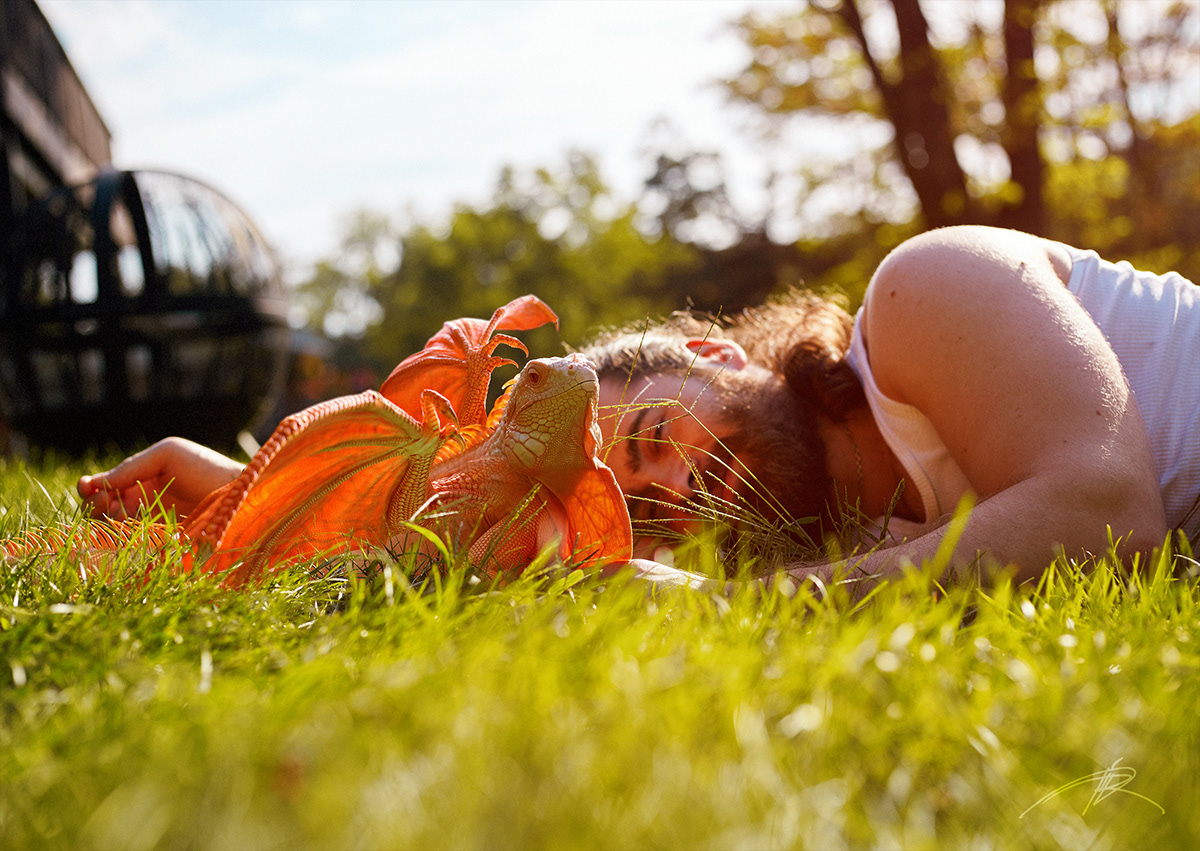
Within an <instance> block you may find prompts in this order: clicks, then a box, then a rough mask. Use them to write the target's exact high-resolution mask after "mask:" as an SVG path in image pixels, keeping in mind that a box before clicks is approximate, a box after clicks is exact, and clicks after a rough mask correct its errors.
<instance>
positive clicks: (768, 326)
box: [581, 290, 866, 422]
mask: <svg viewBox="0 0 1200 851" xmlns="http://www.w3.org/2000/svg"><path fill="white" fill-rule="evenodd" d="M853 328H854V319H853V317H851V316H850V314H849V313H847V312H846V311H845V310H844V309H842V308H841V307H839V306H838V305H837V304H835V303H834V302H832V301H830V300H828V299H825V298H822V297H820V296H818V295H815V294H814V293H812V292H809V291H807V290H791V291H790V292H788V293H787V294H786V295H784V296H782V297H781V298H779V299H776V300H774V301H772V302H771V303H769V304H766V305H764V306H762V307H754V308H748V309H746V310H744V311H742V312H741V313H739V314H737V315H735V316H733V317H732V318H730V319H723V318H717V317H713V316H704V315H701V314H696V313H692V312H689V311H678V312H676V313H672V314H671V315H670V316H669V317H667V318H666V319H665V320H663V321H661V322H659V323H657V324H655V325H650V326H644V325H643V326H640V327H638V326H630V327H626V328H621V329H616V330H610V331H607V332H604V333H602V334H600V335H599V336H597V337H596V339H595V340H593V342H592V343H590V344H589V345H587V346H584V347H583V349H582V350H581V354H583V355H584V356H586V357H587V358H588V359H589V360H591V361H592V362H593V363H594V364H595V365H596V371H597V373H598V375H599V376H600V379H601V380H604V379H614V380H620V381H622V382H624V381H625V380H630V381H636V380H637V379H638V378H641V377H642V376H645V375H651V374H660V373H665V374H671V375H683V374H686V373H687V372H688V371H689V370H690V369H692V368H693V365H694V363H695V360H696V359H695V356H694V355H692V354H691V353H690V352H688V351H687V350H686V349H685V348H684V347H683V346H681V345H680V343H681V342H682V341H685V340H689V339H706V338H707V339H722V340H733V341H734V342H736V343H738V344H739V345H741V346H742V348H743V349H745V351H746V356H747V357H748V358H749V360H750V361H751V362H753V363H756V364H758V365H759V366H763V367H766V368H767V369H769V370H771V371H772V372H774V373H775V374H776V375H778V376H780V377H781V378H782V379H783V380H784V382H785V383H786V384H787V386H788V387H789V388H790V389H791V390H792V392H793V393H795V394H796V395H797V396H798V397H799V399H800V400H802V401H803V402H804V403H805V404H806V405H808V406H811V407H812V408H813V409H815V410H816V411H818V412H820V413H821V414H823V415H824V416H826V417H828V418H829V419H830V420H832V421H833V422H842V421H843V420H845V418H846V416H847V415H848V414H849V413H850V412H851V411H853V410H855V409H856V408H858V407H860V406H862V405H864V404H866V398H865V396H864V395H863V390H862V384H861V382H860V381H859V380H858V376H857V375H855V374H854V371H853V370H852V369H851V368H850V365H849V364H848V363H846V351H847V349H849V348H850V340H851V335H852V332H853Z"/></svg>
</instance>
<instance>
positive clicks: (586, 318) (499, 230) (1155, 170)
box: [299, 0, 1200, 371]
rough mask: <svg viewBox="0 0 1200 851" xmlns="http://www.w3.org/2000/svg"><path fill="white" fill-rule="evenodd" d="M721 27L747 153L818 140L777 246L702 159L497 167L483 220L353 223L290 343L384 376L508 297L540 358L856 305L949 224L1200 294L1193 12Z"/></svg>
mask: <svg viewBox="0 0 1200 851" xmlns="http://www.w3.org/2000/svg"><path fill="white" fill-rule="evenodd" d="M733 26H734V29H735V31H736V32H737V33H738V35H739V37H740V38H741V40H742V41H743V43H744V45H745V47H746V50H747V55H748V58H747V61H746V64H745V66H744V67H743V68H742V69H741V70H740V71H739V72H738V73H737V74H735V75H733V76H732V77H731V78H729V79H727V80H725V81H724V85H725V87H726V90H727V91H728V93H729V95H730V97H731V99H732V100H733V101H735V102H737V103H740V104H743V105H746V106H748V107H749V108H750V110H751V112H752V113H753V114H754V115H756V116H758V117H759V118H760V119H762V121H763V125H764V129H765V130H766V131H767V134H768V135H770V134H776V135H778V131H779V130H780V128H781V127H782V126H784V125H785V124H788V123H794V124H799V125H803V126H804V127H806V128H810V129H811V128H816V130H815V135H820V136H823V137H827V138H829V139H830V140H831V141H830V143H829V144H828V145H827V146H825V150H824V152H823V153H818V154H817V155H813V154H812V153H807V154H806V155H805V158H804V161H803V162H802V163H801V164H799V165H797V166H796V171H795V175H796V176H797V177H798V178H799V187H800V193H799V197H798V198H797V199H796V206H795V209H794V210H793V211H792V213H791V215H792V216H793V217H794V218H795V219H796V220H797V221H799V222H800V223H801V224H802V225H803V228H802V237H801V239H799V240H798V241H797V242H794V243H786V244H780V243H778V242H776V241H774V240H772V239H771V238H770V236H769V234H770V233H771V226H772V222H771V221H770V220H762V219H761V218H759V219H755V218H753V217H751V216H747V215H746V214H745V213H744V211H740V210H738V209H736V208H735V206H734V204H733V202H732V201H731V196H730V194H729V193H728V192H727V191H726V182H725V181H726V176H725V172H724V166H723V163H722V161H721V158H720V156H719V155H718V154H716V153H714V152H711V151H700V150H695V149H693V148H692V147H690V146H688V145H687V144H686V143H683V142H682V141H681V140H680V139H679V138H678V137H677V136H674V135H673V134H672V131H671V130H670V128H669V126H666V127H664V125H663V124H662V123H659V124H656V125H655V126H654V127H652V128H651V131H652V133H654V134H656V138H655V139H654V141H653V142H652V145H653V146H655V147H653V148H652V149H650V150H647V151H646V155H647V157H648V166H649V167H648V168H647V179H646V181H645V184H644V187H643V192H642V194H641V197H639V198H637V199H633V200H625V199H619V198H616V197H615V196H614V195H613V193H612V191H611V190H610V189H609V187H608V186H607V185H606V183H605V181H604V180H603V177H602V176H601V174H600V171H599V168H598V165H597V163H596V161H595V160H594V159H593V158H592V157H590V156H588V155H587V154H584V153H581V152H579V151H572V152H569V153H568V154H567V155H566V157H565V158H564V160H563V162H561V163H560V164H558V165H556V166H553V167H547V168H539V169H527V170H519V169H515V168H506V169H504V170H503V172H502V173H501V175H500V177H499V180H498V181H497V184H496V187H495V190H494V192H493V194H492V196H491V198H490V200H489V201H488V202H486V203H484V204H481V205H476V206H469V205H460V206H458V207H457V208H455V210H454V211H453V213H452V214H451V215H450V216H449V218H448V220H446V221H444V222H441V223H438V224H434V223H431V222H427V221H426V222H421V221H410V222H409V223H407V224H404V225H398V224H396V223H395V222H394V221H392V220H390V219H388V218H387V217H385V216H382V215H380V214H378V213H374V212H370V211H362V212H359V213H358V214H356V215H355V216H354V217H353V218H351V219H350V220H349V221H348V222H347V225H346V230H345V238H344V241H343V244H342V247H341V250H340V251H339V252H338V254H337V255H336V256H335V257H332V258H329V259H327V260H325V261H324V262H322V263H319V264H317V266H316V267H315V269H314V273H313V275H312V277H311V278H310V280H309V281H308V282H306V283H305V284H304V285H303V286H302V287H301V289H300V293H299V296H300V299H301V305H302V307H303V308H304V309H305V311H306V312H307V314H308V318H309V325H310V327H312V328H313V329H315V330H323V331H324V332H326V333H328V334H331V335H334V336H342V337H343V343H344V345H343V350H344V349H345V348H346V346H345V342H346V341H349V345H350V347H352V348H354V349H356V350H357V354H358V355H359V356H367V357H369V358H370V359H372V360H373V361H374V363H375V366H376V368H377V369H380V370H384V371H386V370H387V369H390V368H391V366H392V365H394V364H395V363H396V362H397V361H399V360H400V359H401V358H403V357H405V356H406V355H408V354H410V353H411V352H413V351H415V350H416V349H418V348H419V347H420V346H421V345H423V344H424V342H425V340H426V339H427V338H428V337H429V336H430V335H431V334H432V333H433V332H435V331H436V330H437V329H438V328H439V327H440V325H441V323H442V322H443V321H444V320H445V319H446V318H447V317H453V316H463V315H472V316H487V315H489V314H490V313H491V311H492V310H493V309H495V308H496V307H497V306H499V305H501V304H504V303H505V302H507V301H508V300H510V299H512V298H513V297H515V296H518V295H522V294H524V293H534V294H536V295H538V296H540V297H541V298H543V299H545V300H546V301H547V302H548V303H550V304H551V305H552V306H553V307H554V309H555V310H556V311H557V312H558V314H559V316H560V318H561V320H562V330H561V334H559V335H555V334H553V333H552V332H550V331H540V332H535V333H532V334H531V335H530V336H529V342H530V343H531V345H532V346H533V348H534V350H535V352H540V353H541V354H555V353H557V352H558V351H560V350H561V343H558V342H557V341H558V340H562V339H565V340H567V341H568V342H579V341H581V339H582V338H583V337H584V336H585V335H586V334H587V332H588V331H589V330H592V329H595V328H597V327H599V326H602V325H612V324H625V323H629V322H635V321H638V320H640V319H643V318H645V317H646V316H647V315H653V314H662V313H664V312H667V311H669V310H673V309H677V308H681V307H686V306H689V305H690V306H695V307H698V308H700V309H704V310H708V311H711V312H724V313H730V312H733V311H735V310H738V309H740V308H741V307H744V306H746V305H748V304H753V303H757V302H759V301H761V300H762V299H763V298H765V297H766V296H768V295H769V294H770V293H771V292H773V291H778V290H779V289H781V288H783V287H785V286H788V285H794V284H805V285H807V286H810V287H813V288H815V289H819V290H823V291H826V292H831V291H832V292H840V293H842V294H844V295H845V296H846V297H847V302H848V304H849V306H850V307H854V306H855V304H856V303H857V300H858V298H859V297H860V296H861V294H862V291H863V290H864V289H865V287H866V284H867V282H868V280H869V278H870V275H871V273H872V272H873V271H874V268H875V267H876V265H877V264H878V263H879V261H880V260H881V259H882V257H883V256H884V255H885V254H886V253H887V251H888V250H890V249H891V248H892V247H894V246H895V245H897V244H899V242H901V241H902V240H903V239H904V238H906V237H908V236H911V235H913V234H914V233H917V232H919V231H920V230H922V229H925V228H928V227H933V226H937V225H947V224H957V223H985V224H994V225H1000V226H1006V227H1016V228H1020V229H1023V230H1027V231H1030V232H1033V233H1038V234H1042V235H1044V236H1048V237H1051V238H1055V239H1059V240H1062V241H1064V242H1068V243H1071V244H1074V245H1078V246H1081V247H1087V248H1094V249H1096V250H1098V251H1099V252H1100V253H1101V254H1102V255H1104V256H1107V257H1111V258H1113V259H1120V258H1126V259H1130V260H1132V261H1134V262H1135V263H1137V264H1140V265H1141V266H1143V267H1145V268H1149V269H1156V270H1160V271H1165V270H1166V269H1168V268H1175V269H1178V270H1179V271H1180V272H1182V273H1183V274H1185V275H1187V276H1189V277H1191V278H1192V279H1193V280H1200V153H1198V152H1200V79H1198V78H1197V71H1196V68H1197V67H1200V5H1198V4H1196V3H1194V2H1172V1H1171V0H1162V2H1157V0H1145V1H1144V2H1143V0H1003V2H994V3H982V2H973V3H966V2H960V3H952V2H928V0H926V2H917V0H809V2H805V3H800V4H798V5H797V6H795V7H793V8H791V9H789V10H787V11H784V12H780V11H778V7H775V8H774V9H771V10H769V11H767V12H763V13H760V12H750V13H748V14H746V15H745V16H743V17H741V18H739V19H738V20H737V21H736V22H734V24H733ZM659 130H665V133H662V132H657V131H659ZM810 135H814V134H813V133H811V132H810ZM765 156H766V155H765V153H764V157H765ZM771 179H772V181H774V179H775V177H774V176H773V177H772V178H771ZM773 185H774V184H773V183H772V184H771V185H769V187H768V188H769V189H770V188H771V186H773ZM776 188H777V187H776ZM774 209H775V210H776V211H777V213H778V212H780V210H779V205H778V204H777V205H775V207H774Z"/></svg>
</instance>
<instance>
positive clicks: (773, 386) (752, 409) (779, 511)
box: [720, 373, 833, 541]
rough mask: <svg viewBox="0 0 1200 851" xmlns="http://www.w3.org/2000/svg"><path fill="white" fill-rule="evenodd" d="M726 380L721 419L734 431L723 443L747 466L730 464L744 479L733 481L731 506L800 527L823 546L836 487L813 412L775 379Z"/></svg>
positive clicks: (774, 522)
mask: <svg viewBox="0 0 1200 851" xmlns="http://www.w3.org/2000/svg"><path fill="white" fill-rule="evenodd" d="M723 377H725V378H726V380H725V381H721V382H720V383H721V384H723V385H724V387H723V388H722V390H724V393H723V397H724V398H723V401H724V403H725V405H724V408H725V410H724V412H723V413H724V415H725V418H726V422H728V423H731V424H736V430H735V431H734V432H733V433H731V434H729V435H728V436H726V437H725V438H724V440H723V441H722V443H723V446H724V449H726V450H728V451H729V452H731V453H733V455H734V456H735V457H736V458H737V459H739V460H740V461H741V462H742V463H743V464H745V466H746V469H743V468H742V466H741V464H738V463H737V461H733V462H732V465H733V468H734V470H735V471H736V473H738V474H740V475H734V476H731V477H730V478H729V481H730V482H731V483H733V484H734V488H735V490H736V491H737V494H738V495H737V496H735V497H734V498H733V500H732V501H733V502H734V503H735V504H736V505H738V506H740V507H741V508H742V509H743V510H746V511H749V512H753V513H756V514H758V515H760V516H761V517H762V518H763V519H765V520H766V521H767V522H768V523H770V524H772V525H778V524H783V525H790V524H792V523H795V524H799V525H800V526H802V527H803V529H804V532H805V533H806V534H807V535H809V536H811V537H812V538H813V539H814V540H816V541H820V539H821V529H822V527H824V529H825V531H828V529H829V525H828V521H829V519H830V518H831V516H832V513H833V505H832V500H833V481H832V479H831V478H830V475H829V465H828V462H827V460H826V456H825V443H824V441H823V440H822V439H821V436H820V432H819V430H818V427H817V417H816V413H815V411H814V410H813V409H812V407H811V406H809V405H807V404H805V403H804V402H803V401H802V400H801V399H800V398H799V397H798V396H796V394H795V393H793V392H792V391H791V390H790V389H789V388H788V387H787V385H786V384H784V382H783V381H782V380H781V379H779V378H778V377H776V376H772V377H771V378H770V379H768V380H765V381H764V380H761V379H758V378H757V377H754V378H752V377H750V376H747V375H744V374H739V373H732V374H731V373H726V374H725V376H723ZM722 454H724V453H722ZM722 472H724V471H722Z"/></svg>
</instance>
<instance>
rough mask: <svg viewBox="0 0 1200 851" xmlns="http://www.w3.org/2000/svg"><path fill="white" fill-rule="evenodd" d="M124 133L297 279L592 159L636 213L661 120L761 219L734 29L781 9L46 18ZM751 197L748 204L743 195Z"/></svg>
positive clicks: (144, 10)
mask: <svg viewBox="0 0 1200 851" xmlns="http://www.w3.org/2000/svg"><path fill="white" fill-rule="evenodd" d="M38 3H39V5H40V7H41V8H42V10H43V12H44V13H45V15H46V17H47V19H48V20H49V21H50V24H51V26H52V27H53V28H54V30H55V33H56V34H57V35H58V37H59V40H60V41H61V42H62V44H63V46H64V48H65V49H66V51H67V55H68V56H69V57H70V60H71V62H72V64H73V65H74V67H75V69H76V71H77V72H78V74H79V76H80V78H81V79H82V81H83V83H84V86H85V87H86V88H87V89H88V91H89V93H90V94H91V96H92V98H93V100H94V101H95V103H96V105H97V107H98V109H99V110H100V113H101V115H102V116H103V118H104V119H105V121H106V123H107V124H108V127H109V130H110V131H111V132H112V135H113V159H114V164H115V165H116V166H117V167H119V168H149V167H154V168H166V169H168V170H172V171H178V172H182V173H184V174H188V175H190V176H193V177H197V178H200V179H202V180H204V181H205V182H208V183H210V184H212V185H213V186H215V187H216V188H218V189H220V190H221V191H223V192H224V193H225V194H227V195H229V196H230V197H231V198H232V199H233V200H234V201H236V202H237V203H238V204H239V205H240V206H242V207H243V208H244V209H245V210H246V211H247V212H248V213H250V215H251V216H252V217H253V218H254V219H255V220H256V221H257V222H258V224H259V225H260V227H261V228H262V229H263V231H264V233H265V234H266V235H267V237H268V239H269V240H270V241H271V242H272V243H273V244H274V245H275V246H276V248H277V249H278V250H279V251H280V254H281V256H282V258H283V259H284V261H285V264H286V266H287V268H288V270H289V271H288V277H289V278H291V279H293V280H295V279H297V278H298V277H303V272H304V271H305V270H306V269H307V268H308V265H309V264H310V263H311V262H312V261H314V260H316V259H317V258H320V257H323V256H328V255H330V254H331V253H332V252H334V250H335V249H336V246H337V243H338V238H339V234H340V232H341V228H342V227H343V225H344V222H345V221H346V219H347V217H348V216H349V215H350V214H351V212H352V211H354V210H356V209H359V208H363V207H368V208H372V209H376V210H380V211H382V212H385V213H388V214H392V215H397V216H399V217H401V219H404V218H405V217H407V218H408V219H409V220H411V218H413V217H416V218H417V219H419V220H421V221H427V222H436V221H437V220H438V218H439V217H440V218H443V219H444V217H445V216H446V215H447V214H448V212H449V210H450V209H451V208H452V206H453V205H454V204H455V203H457V202H466V203H472V204H477V203H482V202H484V201H486V199H487V198H488V197H489V196H490V193H491V191H492V189H493V187H494V185H495V182H496V178H497V176H498V174H499V171H500V168H501V166H502V165H505V164H513V165H516V166H518V167H530V168H532V167H541V166H555V165H557V164H559V163H561V162H562V161H563V157H564V154H565V152H566V151H567V150H568V149H569V148H579V149H582V150H586V151H589V152H591V153H593V154H595V155H596V156H597V157H598V159H599V163H600V168H601V174H602V175H603V176H604V177H605V179H606V180H607V181H608V182H609V183H610V184H611V185H612V186H613V187H614V188H615V189H616V191H617V192H618V194H619V195H620V196H621V197H622V198H626V199H630V200H632V198H633V197H635V195H636V193H637V190H638V187H639V186H640V184H641V181H642V180H644V179H645V177H647V176H648V174H649V172H650V170H651V162H650V159H649V157H648V155H647V153H646V143H647V140H648V138H649V134H650V128H651V126H652V125H653V124H654V122H655V121H657V120H659V119H666V120H667V121H668V122H669V123H670V125H671V126H672V127H673V128H674V131H675V132H676V133H677V134H678V135H679V137H680V138H682V139H683V140H685V141H686V142H687V143H688V144H689V145H690V146H691V147H692V148H693V149H696V150H715V151H719V152H720V153H722V155H723V156H724V157H725V159H726V168H727V174H728V176H729V178H730V181H731V189H732V191H733V193H734V198H735V201H737V202H738V203H739V206H740V207H741V208H744V209H751V210H752V209H753V208H754V206H755V204H756V203H761V198H759V197H757V196H756V193H758V191H759V188H760V187H761V186H762V182H763V179H764V177H765V168H766V161H765V159H764V157H763V156H762V154H761V151H760V152H759V153H755V152H754V151H755V145H754V141H755V138H756V137H755V135H754V132H753V129H752V124H753V119H752V116H751V115H750V114H749V113H748V112H747V111H746V110H745V109H744V108H739V107H736V106H734V105H731V104H729V103H728V102H727V100H726V99H725V97H724V95H723V94H722V91H721V89H720V87H719V86H718V85H717V84H716V82H715V81H716V80H718V79H719V78H721V77H722V76H730V75H732V74H734V73H735V72H736V71H737V70H738V69H739V68H740V67H742V65H743V64H744V63H745V61H746V59H747V58H748V57H747V54H746V50H745V48H744V47H743V46H742V45H741V43H740V41H739V40H738V39H737V36H736V35H735V33H734V32H733V31H732V29H731V28H730V27H729V25H728V24H729V22H730V21H732V20H735V19H736V18H737V17H738V16H739V15H740V14H742V13H744V12H745V11H747V10H748V9H750V8H756V9H764V8H766V9H769V8H772V7H774V8H776V9H780V8H788V7H792V6H794V3H790V2H789V3H781V2H777V0H759V1H758V2H749V0H691V2H682V0H641V2H633V0H601V1H600V2H592V0H570V2H566V0H558V1H557V2H538V0H525V2H512V0H486V2H477V0H437V2H430V1H429V0H372V2H363V1H362V0H336V2H335V1H334V0H270V2H265V0H173V2H152V1H151V0H38ZM739 196H740V197H739Z"/></svg>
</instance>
